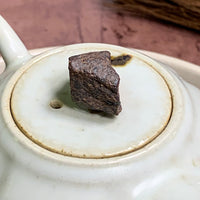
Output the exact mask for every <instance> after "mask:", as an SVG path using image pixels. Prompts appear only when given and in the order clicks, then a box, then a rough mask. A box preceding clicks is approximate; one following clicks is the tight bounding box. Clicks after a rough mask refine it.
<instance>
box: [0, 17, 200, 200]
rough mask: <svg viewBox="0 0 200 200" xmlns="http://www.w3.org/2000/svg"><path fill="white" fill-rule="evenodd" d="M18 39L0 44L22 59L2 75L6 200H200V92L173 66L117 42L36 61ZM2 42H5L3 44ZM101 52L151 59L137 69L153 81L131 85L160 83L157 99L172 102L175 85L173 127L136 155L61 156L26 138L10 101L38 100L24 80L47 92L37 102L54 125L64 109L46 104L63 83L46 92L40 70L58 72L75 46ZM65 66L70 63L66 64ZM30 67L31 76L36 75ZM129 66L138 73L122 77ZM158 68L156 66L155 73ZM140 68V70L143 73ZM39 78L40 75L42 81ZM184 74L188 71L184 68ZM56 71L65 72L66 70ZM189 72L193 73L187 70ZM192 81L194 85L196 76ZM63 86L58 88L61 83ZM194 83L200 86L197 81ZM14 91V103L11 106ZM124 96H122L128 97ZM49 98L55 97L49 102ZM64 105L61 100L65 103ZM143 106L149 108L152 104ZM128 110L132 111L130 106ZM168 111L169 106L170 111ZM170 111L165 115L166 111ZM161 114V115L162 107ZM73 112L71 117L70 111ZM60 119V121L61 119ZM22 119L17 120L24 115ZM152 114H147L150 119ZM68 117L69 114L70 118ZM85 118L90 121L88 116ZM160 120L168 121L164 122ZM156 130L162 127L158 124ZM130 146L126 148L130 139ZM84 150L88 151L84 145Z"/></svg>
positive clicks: (0, 168)
mask: <svg viewBox="0 0 200 200" xmlns="http://www.w3.org/2000/svg"><path fill="white" fill-rule="evenodd" d="M0 22H1V23H0V33H2V32H1V29H5V28H7V24H6V22H5V21H2V18H0ZM2 24H3V25H2ZM4 24H5V26H4ZM13 34H14V33H13V32H12V31H11V32H8V36H10V37H8V36H6V34H4V35H3V37H4V40H0V50H1V51H2V52H3V53H2V55H5V56H4V59H6V61H7V63H9V62H8V61H11V60H12V59H11V58H13V57H14V58H15V59H14V60H15V62H14V63H12V62H10V64H8V65H7V68H6V70H5V71H4V72H3V74H1V75H0V99H1V101H0V102H1V110H0V130H1V131H0V199H2V200H4V199H5V200H21V199H27V198H28V199H30V200H35V199H39V200H42V199H49V200H54V199H66V198H70V199H75V200H79V199H89V200H90V199H91V200H93V199H99V200H102V199H105V200H107V199H109V200H110V199H119V200H121V199H136V200H160V199H162V200H168V199H170V200H177V199H181V200H188V199H192V200H199V198H200V159H199V158H200V147H199V141H200V135H199V131H200V123H199V121H200V107H199V99H200V91H199V89H197V88H196V87H194V86H193V85H191V84H189V83H187V82H185V81H184V80H182V79H181V78H180V77H179V76H178V75H177V74H176V73H175V72H174V71H173V70H172V69H171V68H170V67H168V66H165V65H162V64H159V63H157V62H156V61H154V60H152V59H150V58H148V57H146V56H144V55H142V54H140V53H138V52H136V51H130V50H128V49H124V48H121V47H117V46H112V45H105V44H79V45H72V46H66V47H61V48H58V49H53V50H50V51H48V52H45V53H44V54H42V55H39V56H37V57H35V58H32V59H29V61H28V62H26V60H27V59H28V57H29V56H28V57H26V56H25V57H24V56H23V55H29V54H28V53H27V51H26V49H24V46H23V45H22V46H21V43H20V42H19V40H18V38H17V37H16V35H14V37H12V36H13ZM12 38H14V40H17V43H18V47H19V49H20V51H19V53H20V56H19V55H18V53H17V51H15V50H14V51H12V42H14V41H13V40H12ZM1 43H2V44H3V45H1ZM5 43H6V44H7V47H6V49H5V48H4V46H5ZM97 47H98V48H101V49H102V48H103V49H110V51H111V52H112V53H113V54H114V52H115V51H116V52H121V51H125V52H129V53H130V54H133V55H134V56H135V57H137V59H139V60H143V61H144V60H145V62H146V63H148V64H149V65H151V67H149V66H146V64H144V63H143V64H141V63H140V62H139V61H138V60H137V66H138V71H139V69H144V68H145V70H141V71H142V72H141V74H140V73H139V74H140V76H141V77H142V75H143V73H144V74H146V75H147V76H148V77H147V78H148V79H149V78H150V77H151V81H152V82H151V84H149V85H148V84H147V85H146V84H142V81H143V80H144V81H145V79H141V80H140V79H139V78H138V79H137V77H134V78H135V79H133V80H132V81H133V82H134V81H136V80H137V82H136V83H137V84H139V83H140V84H139V85H140V86H143V87H144V88H145V90H146V89H151V88H154V89H155V88H156V87H157V86H158V87H159V90H162V92H158V93H156V94H159V95H160V96H159V97H162V98H163V97H165V95H166V97H170V95H169V90H167V88H166V84H167V85H168V88H169V89H170V94H171V96H172V99H173V112H172V114H171V117H170V120H169V122H168V123H167V126H166V127H165V128H164V129H163V130H162V132H161V133H160V134H159V135H158V136H157V137H156V138H154V139H153V140H152V141H151V142H150V143H148V144H146V145H145V146H144V147H142V148H140V149H138V150H136V151H133V152H130V153H126V154H123V155H120V156H114V157H113V156H112V157H109V158H104V159H100V158H99V159H94V158H78V157H72V156H64V155H62V154H58V153H55V152H52V151H49V150H48V149H45V148H43V147H42V146H41V145H38V144H37V143H35V142H33V141H32V139H30V138H28V137H27V136H26V135H25V134H24V132H23V131H22V128H21V127H19V125H18V126H17V124H16V122H15V121H14V119H13V117H14V116H13V115H12V113H11V103H12V104H13V106H14V107H15V105H17V106H23V105H20V104H16V103H17V99H16V100H15V102H14V98H17V96H16V95H17V94H14V93H15V92H16V91H18V92H19V96H20V98H19V101H20V100H21V97H22V95H24V98H25V99H27V98H28V97H31V101H33V99H32V98H33V96H32V94H34V90H31V91H29V93H28V94H29V95H27V96H26V93H23V91H25V90H26V84H22V82H23V78H24V81H25V83H27V86H28V89H30V87H31V83H29V81H30V82H31V79H32V78H33V82H32V87H31V88H32V89H34V87H35V84H36V86H37V84H38V86H40V90H39V91H38V93H37V94H38V96H39V97H41V98H42V101H39V102H41V103H39V104H37V103H36V105H37V106H41V105H43V106H44V107H43V106H42V107H40V111H41V113H40V115H39V117H41V116H42V114H44V119H43V121H45V120H48V117H49V118H51V114H52V113H56V112H57V111H60V110H57V111H56V110H50V109H51V108H49V104H48V105H47V104H46V103H47V102H49V100H51V98H49V97H56V96H54V93H53V91H57V87H58V88H59V87H60V85H59V84H61V82H62V81H58V82H55V84H52V83H51V84H50V86H54V87H55V88H54V89H55V90H46V89H47V88H48V86H49V85H48V84H47V85H46V87H45V88H42V86H41V81H42V77H38V78H39V80H38V83H36V82H35V81H36V76H37V72H38V71H39V72H40V71H42V70H43V69H44V70H48V69H49V72H48V73H49V74H51V73H52V71H51V70H52V67H53V65H55V66H56V63H54V62H55V61H56V62H57V59H58V58H59V56H61V55H62V53H60V52H63V51H64V52H66V51H67V52H68V55H70V54H73V52H74V49H84V52H85V51H93V50H97ZM8 48H10V51H7V50H8ZM8 52H9V53H8ZM21 55H22V56H21ZM50 55H51V56H52V57H50V58H48V59H47V57H49V56H50ZM54 55H56V57H54ZM10 56H11V57H10ZM57 56H58V57H57ZM60 58H61V57H60ZM45 59H46V60H45ZM51 59H52V60H51ZM54 59H56V60H54ZM41 61H42V62H41ZM49 61H51V62H50V63H51V64H50V63H48V62H49ZM40 62H41V63H40ZM61 62H63V60H62V59H61ZM34 63H37V64H34ZM66 63H67V61H66ZM139 63H140V64H141V66H140V64H139ZM33 64H34V65H33ZM40 64H41V65H40ZM46 64H49V65H50V66H49V65H48V66H49V68H47V65H46ZM63 64H64V63H63ZM30 66H31V67H30ZM34 66H35V67H34ZM41 66H43V67H41ZM143 67H144V68H143ZM172 67H173V66H172ZM35 68H38V71H37V70H35ZM29 69H30V71H31V73H29ZM50 69H51V70H50ZM124 69H128V70H130V74H131V73H133V72H131V70H132V68H131V66H126V67H124V68H117V70H118V72H119V73H120V74H122V77H123V73H122V72H121V71H120V70H124ZM146 69H148V70H146ZM152 69H154V70H155V71H156V72H155V71H154V70H152ZM27 70H28V71H27ZM26 71H27V73H26ZM138 71H136V72H135V73H138ZM34 73H35V74H36V76H35V77H34ZM48 73H47V75H48ZM182 73H183V74H184V70H183V71H182ZM196 73H199V72H198V68H197V69H196ZM53 74H54V75H59V73H58V74H57V73H53ZM158 74H160V76H159V75H158ZM185 74H188V72H187V73H185ZM199 74H200V73H199ZM29 75H30V76H29ZM128 75H129V74H126V77H128ZM42 76H43V77H45V73H42ZM20 77H21V78H20ZM50 77H51V76H50ZM19 78H20V79H19ZM48 78H49V77H46V82H51V79H48ZM40 79H41V80H40ZM127 80H129V79H127ZM163 80H165V81H163ZM129 81H130V80H129ZM191 81H193V80H192V79H191ZM16 83H17V84H16ZM56 83H57V84H58V85H56ZM136 83H135V84H136ZM194 83H196V84H197V85H199V82H198V80H197V82H194ZM156 84H158V85H156ZM38 86H37V87H38ZM122 86H123V81H122ZM160 86H162V87H160ZM143 87H141V88H143ZM124 88H125V89H132V88H126V87H125V86H124ZM13 89H14V90H13ZM22 89H23V91H22ZM125 89H123V87H122V91H124V92H125V91H126V90H125ZM134 89H136V88H134ZM13 91H14V92H13ZM44 91H48V92H49V93H48V94H47V95H45V98H43V95H41V94H44V93H43V92H44ZM138 91H139V90H138ZM27 92H28V90H27ZM51 92H52V93H51ZM146 92H147V91H146ZM146 92H145V93H142V92H141V94H143V95H142V99H143V98H144V97H145V94H146ZM12 93H13V99H12V101H11V95H12ZM20 93H21V94H20ZM40 93H41V94H40ZM130 94H131V93H130ZM151 94H152V95H153V94H155V93H153V92H152V93H150V94H149V95H147V97H148V98H149V99H148V98H147V97H146V98H147V99H146V100H150V102H151V103H152V104H151V105H152V106H153V101H152V98H151ZM121 95H122V96H123V94H121ZM149 96H150V97H149ZM46 97H48V98H49V99H48V101H47V99H46ZM123 98H124V99H123ZM135 98H137V97H135ZM162 98H161V99H162ZM27 100H28V99H27ZM43 100H45V101H43ZM60 100H61V101H62V99H60ZM122 101H125V97H122ZM33 102H34V101H33ZM33 102H32V103H33ZM36 102H37V101H36ZM159 102H160V105H161V107H160V108H163V107H164V106H163V105H169V104H167V103H166V102H165V103H163V102H162V101H158V102H157V103H159ZM43 103H44V104H43ZM162 103H163V104H162ZM26 104H27V102H25V103H24V105H25V106H27V105H26ZM141 105H143V106H144V107H145V108H146V103H145V104H144V103H143V104H141ZM158 105H159V104H158ZM129 106H131V107H132V105H131V104H130V105H129ZM14 107H13V108H14ZM21 108H22V107H21ZM26 108H27V109H28V108H29V107H28V106H27V107H26ZM33 108H34V107H33ZM45 108H46V110H47V113H49V116H48V117H47V116H46V111H45ZM65 108H66V107H65V105H64V106H63V107H62V108H61V109H63V110H65ZM167 108H169V107H168V106H167ZM35 109H36V107H35ZM76 109H77V108H76ZM76 109H75V112H79V111H78V109H77V110H76ZM138 109H139V108H138ZM146 109H147V108H146ZM16 110H17V109H16ZM147 110H148V109H147ZM163 110H164V111H166V110H165V109H163ZM163 110H162V111H163ZM22 111H24V108H22ZM22 111H21V110H18V111H17V112H19V113H23V112H22ZM31 111H32V110H28V115H27V114H26V113H25V114H26V115H25V116H26V118H27V119H32V120H35V118H36V117H37V116H34V115H33V114H34V113H31ZM72 111H73V112H72ZM125 111H126V107H125ZM150 111H151V109H150V110H148V112H150ZM153 111H154V110H153ZM155 111H156V112H158V111H157V110H156V109H155ZM15 112H16V111H15ZM51 112H52V113H51ZM67 112H69V109H68V110H67ZM71 112H72V113H74V109H71ZM50 113H51V114H50ZM150 113H151V114H150V116H151V117H152V116H154V114H155V113H154V112H150ZM152 113H153V114H152ZM167 113H168V112H166V115H167ZM121 114H123V113H121ZM148 114H149V113H147V112H145V113H144V115H146V116H148ZM156 114H158V113H156ZM52 115H53V114H52ZM57 115H58V116H59V114H57ZM80 115H81V116H82V115H84V116H85V115H86V114H85V111H80ZM161 115H162V114H161ZM16 116H18V114H17V115H16ZM55 116H56V114H55ZM95 116H96V115H95ZM133 116H134V115H133ZM146 116H144V118H143V120H144V119H145V117H146ZM163 116H164V115H163ZM63 117H65V115H64V116H63ZM129 117H130V116H129ZM59 118H60V117H59ZM94 119H95V120H96V122H97V121H98V120H100V119H101V120H102V118H100V117H99V116H96V118H95V117H94ZM94 119H93V118H91V119H90V120H91V121H92V120H94ZM154 119H155V118H154ZM23 120H26V119H23ZM23 120H22V121H23ZM82 120H83V121H84V120H85V119H82ZM109 120H110V119H109ZM158 120H161V121H162V119H158ZM164 121H165V120H164ZM42 123H43V122H42ZM72 123H73V122H72ZM52 124H53V123H52ZM155 124H156V123H155ZM70 125H71V124H70ZM138 125H139V124H138ZM156 125H157V127H159V126H158V124H156ZM134 126H135V124H133V125H132V124H131V126H130V125H129V126H127V127H126V128H124V129H123V130H121V133H122V134H124V135H125V134H126V132H127V131H129V130H130V129H132V127H134ZM51 127H52V126H51ZM35 128H36V127H35ZM46 128H48V127H46ZM105 128H106V126H105ZM157 129H159V128H157ZM105 130H106V129H105ZM151 136H152V135H151ZM128 137H129V136H128ZM119 141H120V140H118V141H117V143H115V141H114V142H113V141H112V140H108V141H107V142H108V143H109V142H110V144H111V145H113V144H114V145H116V144H118V143H119ZM138 141H139V140H138ZM78 143H79V144H81V141H80V140H78ZM122 144H123V140H122ZM125 144H127V141H126V143H125ZM108 146H109V145H108ZM81 148H83V146H82V147H81ZM81 148H80V149H81ZM102 148H104V146H102ZM96 152H98V151H96Z"/></svg>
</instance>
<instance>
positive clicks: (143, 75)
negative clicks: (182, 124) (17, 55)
mask: <svg viewBox="0 0 200 200" xmlns="http://www.w3.org/2000/svg"><path fill="white" fill-rule="evenodd" d="M96 46H97V47H96V49H94V48H95V45H93V46H92V45H91V50H90V49H85V46H84V45H79V48H77V49H76V48H73V47H72V48H65V49H61V50H60V51H59V52H58V53H55V54H53V55H50V56H47V57H45V58H43V59H41V60H39V61H37V62H36V63H33V64H32V66H31V67H30V68H28V69H27V70H26V71H25V72H24V73H23V75H22V76H21V77H20V78H19V80H18V81H17V83H16V85H15V88H14V89H13V93H12V98H11V110H12V114H13V117H14V119H15V122H16V123H17V125H18V127H19V128H21V130H22V129H23V130H22V131H23V133H24V134H25V135H27V136H28V137H29V138H31V139H32V140H33V141H34V142H35V143H37V144H39V145H41V146H44V147H45V148H47V149H50V150H51V151H56V152H59V153H61V154H66V155H70V156H75V157H85V158H103V157H112V156H117V155H120V154H125V153H127V152H131V151H134V150H135V149H138V148H140V147H142V146H144V145H145V144H147V143H148V142H150V141H151V140H153V139H154V138H155V137H156V136H157V135H159V134H160V133H161V132H162V130H163V129H164V128H165V126H166V125H167V124H168V121H169V119H170V116H171V112H172V100H171V94H170V90H169V88H168V85H167V84H166V82H165V80H164V79H163V78H162V76H161V75H160V74H159V73H158V72H156V70H155V69H154V68H153V67H151V65H150V64H148V63H144V62H143V61H142V59H140V58H138V57H136V55H134V53H132V52H130V51H128V52H126V51H124V49H118V50H115V49H114V48H112V47H110V48H109V47H103V48H102V47H101V46H99V47H98V45H96ZM69 49H70V52H69ZM101 50H109V51H110V52H111V53H112V55H116V56H118V55H122V54H130V53H132V56H133V57H132V59H131V61H130V62H128V63H127V64H126V65H125V66H121V67H115V70H116V71H117V73H118V74H119V76H120V78H121V82H120V88H119V89H120V96H121V102H122V107H123V110H122V112H121V113H120V114H119V116H117V117H106V116H101V115H99V114H91V113H90V112H88V111H83V110H81V109H79V108H78V107H77V106H76V105H75V104H74V103H73V102H72V100H71V96H70V88H69V87H70V86H69V72H68V66H67V65H68V63H67V61H68V57H70V56H72V55H77V54H80V53H83V52H85V51H86V52H87V51H101ZM147 82H148V84H146V83H147ZM56 100H57V101H59V102H62V107H61V108H60V109H52V107H51V106H50V102H52V101H54V102H56ZM30 116H31V117H30ZM128 127H131V128H128ZM127 128H128V129H127Z"/></svg>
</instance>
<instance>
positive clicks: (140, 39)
mask: <svg viewBox="0 0 200 200" xmlns="http://www.w3.org/2000/svg"><path fill="white" fill-rule="evenodd" d="M185 1H187V2H190V1H188V0H185ZM116 2H117V1H106V0H6V1H5V0H0V5H1V6H0V14H1V15H2V16H3V17H4V18H5V19H6V20H7V21H8V23H9V24H10V25H11V26H12V27H13V28H14V29H15V31H16V32H17V33H18V35H19V36H20V38H21V39H22V40H23V41H24V43H25V45H26V46H27V48H28V49H35V48H41V47H50V46H60V45H67V44H73V43H82V42H100V43H109V44H116V45H121V46H125V47H131V48H137V49H144V50H149V51H154V52H158V53H162V54H166V55H169V56H173V57H177V58H180V59H183V60H186V61H189V62H192V63H195V64H198V65H200V32H199V30H195V29H194V28H193V29H191V27H190V28H187V26H179V25H177V24H173V23H170V22H166V21H167V20H165V21H161V20H158V19H156V20H155V19H154V18H151V17H149V16H148V17H146V16H145V15H144V16H143V15H141V16H138V15H135V14H134V15H133V14H132V13H131V12H130V11H129V12H126V11H125V10H127V9H125V6H123V5H122V3H120V2H118V5H117V4H116ZM127 2H130V1H127ZM146 2H147V1H146ZM198 2H199V0H197V4H198ZM116 5H117V6H116ZM198 5H199V4H198ZM199 8H200V7H199ZM147 9H148V8H147ZM148 10H149V11H151V9H148ZM139 12H140V10H139ZM177 13H178V11H177ZM161 14H162V13H161ZM199 24H200V18H199Z"/></svg>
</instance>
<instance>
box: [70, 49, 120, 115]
mask: <svg viewBox="0 0 200 200" xmlns="http://www.w3.org/2000/svg"><path fill="white" fill-rule="evenodd" d="M69 73H70V87H71V96H72V100H73V101H74V102H75V103H76V104H77V105H79V106H80V107H83V108H86V109H88V110H92V111H101V112H104V113H107V114H109V115H118V114H119V112H120V111H121V110H122V108H121V102H120V97H119V82H120V78H119V75H118V74H117V73H116V71H115V70H114V68H113V67H112V66H111V55H110V52H109V51H100V52H91V53H85V54H80V55H76V56H72V57H70V58H69Z"/></svg>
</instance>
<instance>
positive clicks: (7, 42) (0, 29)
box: [0, 15, 31, 66]
mask: <svg viewBox="0 0 200 200" xmlns="http://www.w3.org/2000/svg"><path fill="white" fill-rule="evenodd" d="M0 54H1V55H2V57H3V59H4V61H5V63H6V66H11V65H12V66H13V65H14V66H15V65H20V64H23V63H25V62H26V61H27V60H29V59H30V58H31V55H30V54H29V52H28V51H27V49H26V47H25V46H24V44H23V43H22V41H21V40H20V39H19V37H18V36H17V34H16V33H15V32H14V30H13V29H12V28H11V27H10V25H9V24H8V23H7V22H6V21H5V19H4V18H3V17H2V16H1V15H0Z"/></svg>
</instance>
